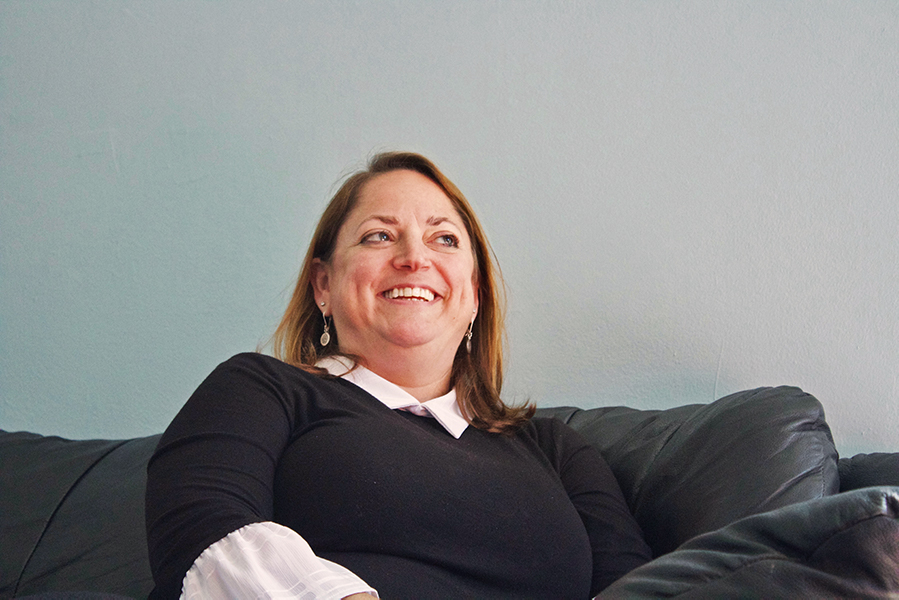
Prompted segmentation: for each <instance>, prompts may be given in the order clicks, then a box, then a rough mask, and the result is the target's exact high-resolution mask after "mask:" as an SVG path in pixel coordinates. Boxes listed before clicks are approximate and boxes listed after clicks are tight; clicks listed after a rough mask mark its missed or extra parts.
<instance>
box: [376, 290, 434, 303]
mask: <svg viewBox="0 0 899 600" xmlns="http://www.w3.org/2000/svg"><path fill="white" fill-rule="evenodd" d="M381 295H382V296H384V297H385V298H387V299H388V300H394V299H396V298H403V299H408V300H416V301H419V302H431V301H432V300H433V299H434V296H435V295H434V292H432V291H431V290H429V289H427V288H420V287H395V288H391V289H389V290H387V291H386V292H383V293H382V294H381Z"/></svg>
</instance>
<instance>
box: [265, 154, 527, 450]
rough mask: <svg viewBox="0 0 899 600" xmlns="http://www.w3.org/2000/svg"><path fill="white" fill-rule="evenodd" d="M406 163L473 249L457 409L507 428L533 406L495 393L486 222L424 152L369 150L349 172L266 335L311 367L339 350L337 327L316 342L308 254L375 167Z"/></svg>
mask: <svg viewBox="0 0 899 600" xmlns="http://www.w3.org/2000/svg"><path fill="white" fill-rule="evenodd" d="M398 170H409V171H415V172H417V173H420V174H422V175H424V176H425V177H427V178H428V179H430V180H431V181H433V182H434V183H435V184H436V185H437V186H438V187H440V189H441V190H443V192H444V193H445V194H446V196H447V197H448V198H449V200H450V202H451V203H452V204H453V206H454V207H455V209H456V211H457V212H458V214H459V217H460V218H461V219H462V221H463V223H464V225H465V229H466V231H467V232H468V237H469V238H470V239H471V243H472V249H473V252H474V260H475V269H477V282H478V300H479V304H478V317H477V319H475V321H474V328H473V335H472V339H471V352H470V353H469V352H468V351H467V350H466V349H465V345H464V344H460V346H459V348H458V349H457V350H456V356H455V358H454V360H453V368H452V373H451V384H452V386H453V387H455V389H456V398H457V401H458V403H459V407H460V409H461V410H462V414H463V415H465V418H466V419H467V420H468V421H469V423H471V424H472V425H473V426H474V427H477V428H479V429H485V430H487V431H492V432H502V433H511V432H514V431H515V430H516V429H518V428H519V427H521V426H522V425H523V424H524V423H525V422H526V421H527V420H528V419H529V418H530V417H531V416H532V415H533V414H534V410H535V407H534V406H532V405H529V406H520V407H513V406H508V405H506V404H505V403H504V402H503V401H502V399H501V398H500V392H501V390H502V385H503V341H504V338H505V308H506V305H505V289H504V284H503V281H502V275H501V273H500V271H499V268H498V266H497V265H496V262H495V260H494V254H493V250H492V249H491V247H490V244H489V242H488V241H487V237H486V236H485V235H484V230H483V228H482V227H481V224H480V222H479V221H478V218H477V216H475V214H474V211H473V210H472V208H471V205H470V204H469V203H468V200H466V199H465V196H463V195H462V192H460V191H459V189H458V188H457V187H456V186H455V184H454V183H453V182H452V181H450V180H449V179H448V178H447V177H446V176H445V175H444V174H443V173H442V172H441V171H440V170H439V169H438V168H437V167H436V165H434V163H432V162H431V161H430V160H428V159H427V158H425V157H424V156H421V155H420V154H415V153H412V152H386V153H382V154H377V155H375V156H374V157H373V158H372V159H371V160H370V161H369V164H368V168H367V169H364V170H361V171H357V172H356V173H354V174H353V175H351V176H349V177H348V178H347V179H346V181H344V183H343V185H341V186H340V188H339V189H338V190H337V193H336V194H334V197H333V198H332V199H331V202H330V203H329V204H328V206H327V207H326V208H325V211H324V213H323V214H322V217H321V219H320V220H319V222H318V226H317V227H316V228H315V233H314V234H313V236H312V241H311V243H310V244H309V249H308V250H307V252H306V258H305V259H304V261H303V268H302V270H301V271H300V275H299V278H298V279H297V283H296V287H295V288H294V292H293V296H292V297H291V299H290V303H289V304H288V306H287V310H286V311H285V313H284V316H283V317H282V318H281V323H280V324H279V325H278V327H277V329H276V330H275V333H274V335H273V336H272V342H273V343H272V346H273V348H272V351H273V354H274V356H275V357H276V358H279V359H280V360H283V361H284V362H287V363H290V364H293V365H296V366H298V367H300V368H303V369H306V370H308V371H312V372H320V371H319V370H318V369H316V368H315V366H314V365H315V363H316V362H317V361H318V360H319V359H320V358H322V357H324V356H329V355H335V354H336V355H339V354H342V353H341V351H340V341H339V339H340V338H339V336H340V332H339V331H338V332H332V334H331V343H330V344H329V345H328V346H325V347H322V346H321V344H319V341H318V340H319V338H320V336H321V334H322V332H323V329H324V322H323V319H322V316H321V311H320V310H319V308H318V307H317V306H316V304H315V296H314V291H313V287H312V274H313V269H312V265H313V261H314V260H315V259H319V260H321V261H322V262H328V261H329V260H330V259H331V255H332V253H333V251H334V244H335V242H336V240H337V235H338V233H339V232H340V228H341V226H343V223H344V222H345V221H346V219H347V217H348V216H349V214H350V213H351V212H352V211H353V209H354V208H355V207H356V204H357V203H358V200H359V196H360V193H361V191H362V188H363V187H364V186H365V184H366V183H368V182H369V181H371V180H372V179H374V178H375V177H377V176H378V175H380V174H383V173H387V172H390V171H398Z"/></svg>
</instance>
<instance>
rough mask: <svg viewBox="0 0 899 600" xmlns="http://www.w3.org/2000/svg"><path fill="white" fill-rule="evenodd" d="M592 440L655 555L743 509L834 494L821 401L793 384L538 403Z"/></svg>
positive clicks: (835, 479)
mask: <svg viewBox="0 0 899 600" xmlns="http://www.w3.org/2000/svg"><path fill="white" fill-rule="evenodd" d="M539 414H541V415H544V416H550V415H553V416H557V417H559V418H562V419H563V420H565V421H567V422H568V423H569V424H570V425H571V426H572V427H573V428H574V429H576V430H578V431H579V432H580V433H581V434H582V435H583V436H584V437H585V438H587V440H588V441H590V442H591V443H592V444H593V445H595V446H596V447H597V448H598V449H599V451H600V452H601V453H602V454H603V456H604V457H605V459H606V460H607V461H608V463H609V465H610V466H611V468H612V471H613V472H614V473H615V476H616V477H617V478H618V481H619V483H620V484H621V487H622V491H623V492H624V496H625V498H626V499H627V501H628V503H629V505H630V507H631V510H632V511H633V513H634V516H635V517H636V519H637V522H638V523H639V524H640V526H641V527H642V529H643V532H644V535H645V536H646V541H647V543H649V545H650V547H651V548H652V549H653V553H654V554H655V555H656V556H660V555H662V554H665V553H667V552H670V551H672V550H674V549H675V548H677V547H678V546H679V545H680V544H682V543H683V542H685V541H687V540H689V539H690V538H692V537H694V536H696V535H699V534H701V533H705V532H708V531H713V530H715V529H718V528H720V527H723V526H724V525H727V524H729V523H732V522H734V521H736V520H737V519H741V518H743V517H746V516H748V515H752V514H756V513H761V512H765V511H769V510H772V509H776V508H780V507H783V506H787V505H789V504H793V503H796V502H802V501H804V500H809V499H812V498H820V497H822V496H828V495H831V494H834V493H837V492H838V491H839V476H838V470H837V451H836V448H835V447H834V445H833V439H832V437H831V434H830V429H829V428H828V426H827V423H826V422H825V419H824V410H823V408H822V407H821V404H820V403H819V402H818V401H817V400H816V399H815V398H814V397H813V396H811V395H809V394H807V393H805V392H803V391H802V390H800V389H798V388H795V387H779V388H759V389H756V390H748V391H744V392H738V393H736V394H732V395H730V396H727V397H724V398H721V399H720V400H717V401H715V402H712V403H711V404H706V405H688V406H680V407H677V408H672V409H668V410H656V411H641V410H635V409H631V408H623V407H616V408H598V409H590V410H580V409H574V408H554V409H541V410H540V411H539Z"/></svg>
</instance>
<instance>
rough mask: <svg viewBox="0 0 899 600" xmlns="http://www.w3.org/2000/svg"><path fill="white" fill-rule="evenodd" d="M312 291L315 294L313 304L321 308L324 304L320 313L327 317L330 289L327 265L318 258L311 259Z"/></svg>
mask: <svg viewBox="0 0 899 600" xmlns="http://www.w3.org/2000/svg"><path fill="white" fill-rule="evenodd" d="M311 283H312V289H313V290H314V292H315V303H316V304H318V305H319V306H321V303H322V302H324V303H325V306H324V310H322V313H323V314H324V315H325V316H327V315H328V313H330V306H328V305H329V304H330V301H331V288H330V277H329V273H328V265H327V264H326V263H323V262H322V260H321V259H320V258H314V259H312V281H311Z"/></svg>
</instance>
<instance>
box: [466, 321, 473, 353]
mask: <svg viewBox="0 0 899 600" xmlns="http://www.w3.org/2000/svg"><path fill="white" fill-rule="evenodd" d="M473 329H474V319H472V320H471V323H469V324H468V332H467V333H466V334H465V350H466V351H467V352H468V353H469V354H471V336H472V335H473V333H474V332H473V331H472V330H473Z"/></svg>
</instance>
